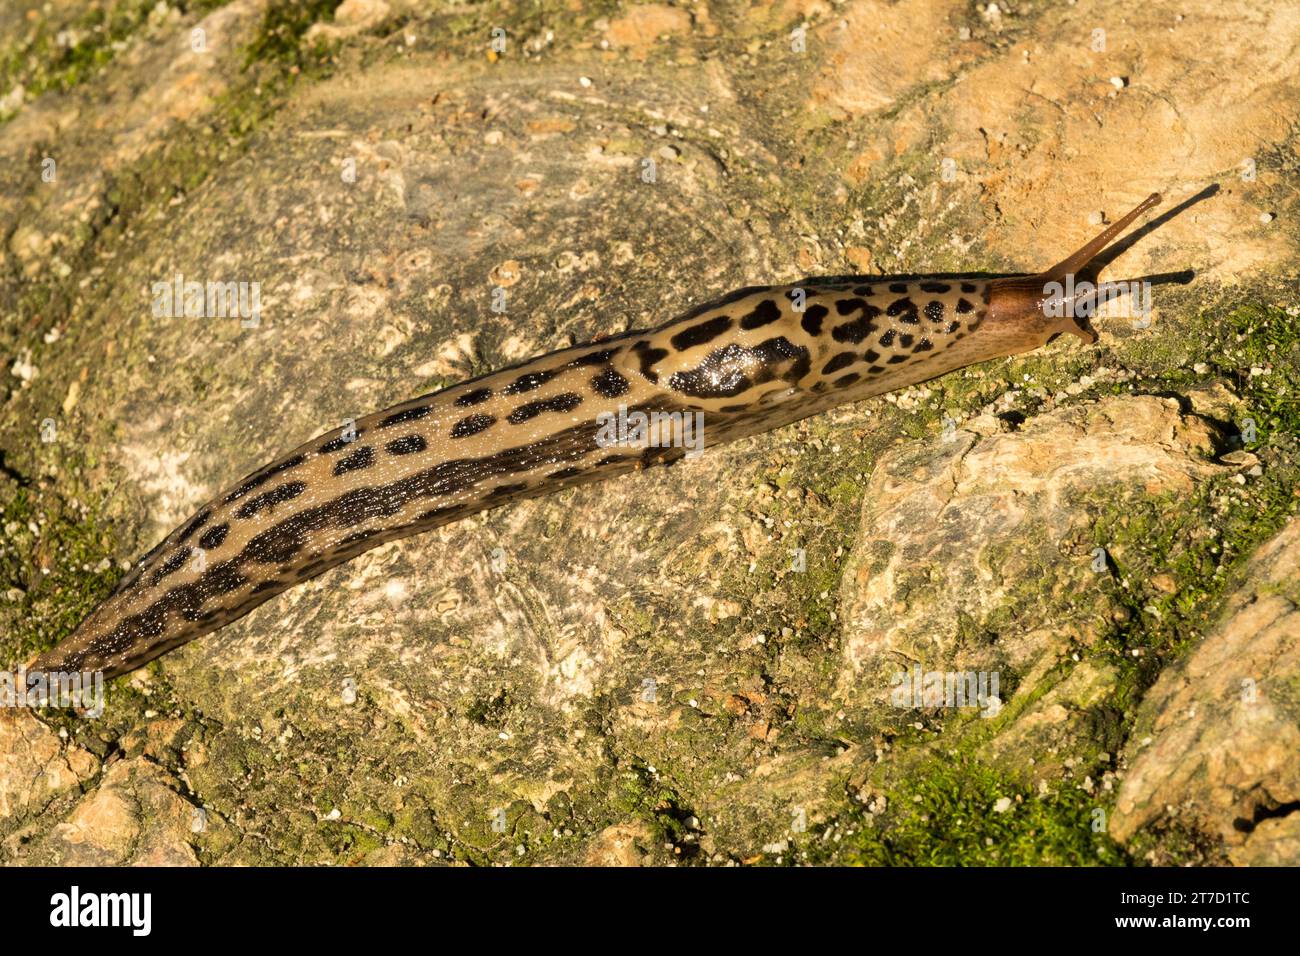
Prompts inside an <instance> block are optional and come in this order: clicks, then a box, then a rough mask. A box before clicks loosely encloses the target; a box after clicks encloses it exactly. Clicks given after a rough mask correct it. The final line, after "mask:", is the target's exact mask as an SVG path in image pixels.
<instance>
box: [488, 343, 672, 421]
mask: <svg viewBox="0 0 1300 956" xmlns="http://www.w3.org/2000/svg"><path fill="white" fill-rule="evenodd" d="M660 351H662V350H660ZM664 354H665V355H667V354H668V353H667V352H664ZM581 404H582V396H581V395H579V394H577V393H576V392H565V393H564V394H563V395H556V396H555V397H554V398H542V399H538V400H537V401H535V402H529V403H528V404H527V405H520V406H519V407H518V408H516V409H515V410H514V411H513V412H511V413H510V414H509V415H507V416H506V421H508V422H509V423H510V424H511V425H522V424H523V423H524V422H526V421H528V420H529V419H530V418H536V417H537V416H538V415H540V414H542V412H571V411H573V410H574V409H575V408H577V407H578V406H579V405H581Z"/></svg>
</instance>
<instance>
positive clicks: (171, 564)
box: [150, 548, 194, 587]
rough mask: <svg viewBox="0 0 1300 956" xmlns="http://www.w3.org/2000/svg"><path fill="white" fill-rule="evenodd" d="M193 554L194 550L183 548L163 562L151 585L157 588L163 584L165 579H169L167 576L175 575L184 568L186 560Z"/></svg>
mask: <svg viewBox="0 0 1300 956" xmlns="http://www.w3.org/2000/svg"><path fill="white" fill-rule="evenodd" d="M193 553H194V549H193V548H181V549H180V550H179V551H177V552H176V553H175V554H173V555H172V556H171V557H170V558H168V559H167V560H166V561H165V562H163V566H162V567H160V568H159V569H158V570H157V571H155V572H154V575H153V579H152V581H151V582H150V583H152V584H153V586H154V587H157V586H158V584H159V582H161V581H162V579H163V578H165V577H167V575H169V574H174V573H175V572H177V571H179V570H180V569H181V568H182V567H184V565H185V562H186V560H188V559H189V556H190V555H191V554H193Z"/></svg>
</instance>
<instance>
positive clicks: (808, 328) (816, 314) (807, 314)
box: [799, 305, 830, 335]
mask: <svg viewBox="0 0 1300 956" xmlns="http://www.w3.org/2000/svg"><path fill="white" fill-rule="evenodd" d="M828 315H830V309H828V308H826V306H824V305H810V306H808V308H807V309H805V310H804V313H803V318H802V319H800V320H799V324H800V325H801V326H803V330H804V331H805V332H807V333H808V334H809V335H821V334H822V319H824V318H826V316H828Z"/></svg>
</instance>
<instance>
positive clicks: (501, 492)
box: [484, 481, 528, 500]
mask: <svg viewBox="0 0 1300 956" xmlns="http://www.w3.org/2000/svg"><path fill="white" fill-rule="evenodd" d="M527 489H528V483H527V482H525V481H520V482H515V483H513V484H508V485H497V486H496V487H495V488H493V489H492V490H491V491H489V492H488V493H487V494H486V495H485V496H484V497H486V498H488V499H490V500H496V499H500V498H509V497H510V496H511V495H517V494H518V493H519V492H521V491H526V490H527Z"/></svg>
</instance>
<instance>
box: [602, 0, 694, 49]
mask: <svg viewBox="0 0 1300 956" xmlns="http://www.w3.org/2000/svg"><path fill="white" fill-rule="evenodd" d="M690 32H691V15H690V14H689V13H687V12H686V11H685V10H680V9H678V8H677V7H670V6H666V5H665V4H662V3H644V4H641V5H639V6H635V7H632V8H631V9H629V10H628V11H627V13H626V14H624V15H623V16H621V17H616V18H615V19H613V20H610V21H609V28H608V29H607V30H606V31H605V38H606V39H608V40H609V42H610V44H611V45H613V46H616V47H629V48H631V49H632V50H633V51H644V50H645V49H646V48H648V47H651V46H653V45H654V43H655V41H656V40H658V39H659V38H660V37H662V36H673V35H677V36H682V35H685V34H688V33H690Z"/></svg>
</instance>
